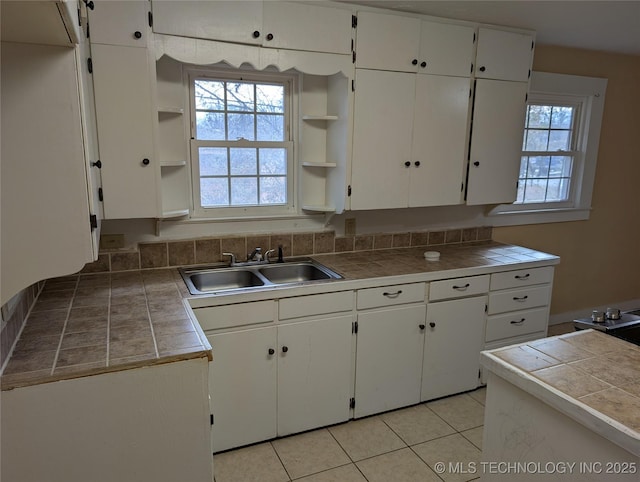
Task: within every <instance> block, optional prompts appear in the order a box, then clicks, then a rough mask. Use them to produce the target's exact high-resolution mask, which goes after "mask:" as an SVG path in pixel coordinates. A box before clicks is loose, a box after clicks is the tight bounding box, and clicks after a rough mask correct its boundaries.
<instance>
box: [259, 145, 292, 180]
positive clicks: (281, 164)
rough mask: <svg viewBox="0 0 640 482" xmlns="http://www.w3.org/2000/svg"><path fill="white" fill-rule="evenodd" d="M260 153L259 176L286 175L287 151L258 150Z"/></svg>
mask: <svg viewBox="0 0 640 482" xmlns="http://www.w3.org/2000/svg"><path fill="white" fill-rule="evenodd" d="M259 151H260V175H265V174H281V175H286V174H287V150H286V149H259Z"/></svg>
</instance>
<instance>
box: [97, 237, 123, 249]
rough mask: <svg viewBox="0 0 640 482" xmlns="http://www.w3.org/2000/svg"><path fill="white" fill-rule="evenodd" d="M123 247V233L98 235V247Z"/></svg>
mask: <svg viewBox="0 0 640 482" xmlns="http://www.w3.org/2000/svg"><path fill="white" fill-rule="evenodd" d="M121 248H124V234H103V235H102V236H100V249H121Z"/></svg>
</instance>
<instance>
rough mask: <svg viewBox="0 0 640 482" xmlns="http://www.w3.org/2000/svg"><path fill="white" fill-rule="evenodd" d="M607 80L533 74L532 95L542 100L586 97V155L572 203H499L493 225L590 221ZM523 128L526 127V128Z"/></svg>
mask: <svg viewBox="0 0 640 482" xmlns="http://www.w3.org/2000/svg"><path fill="white" fill-rule="evenodd" d="M606 88H607V79H604V78H598V77H583V76H577V75H566V74H555V73H550V72H532V73H531V88H530V93H534V94H539V95H540V96H541V97H545V96H547V97H549V98H552V97H554V96H558V95H560V96H563V95H564V96H567V97H582V98H585V102H584V105H583V109H582V112H581V113H580V115H581V120H580V122H581V123H583V126H584V128H583V131H582V132H583V135H584V136H585V137H586V139H585V138H579V139H578V141H577V142H578V144H577V145H578V146H579V147H580V150H581V151H582V152H583V153H584V155H580V156H576V160H577V161H578V163H579V164H580V165H579V166H574V169H577V171H576V180H575V182H574V183H572V184H574V185H572V186H571V202H570V204H567V203H566V202H565V203H558V204H557V205H555V206H554V205H553V204H552V203H549V205H548V206H545V205H542V206H541V205H540V204H536V205H534V204H500V205H498V206H495V207H493V208H492V209H490V211H489V212H488V214H487V216H488V217H489V218H490V219H491V222H492V224H493V225H494V226H515V225H521V224H539V223H552V222H568V221H582V220H586V219H589V215H590V212H591V199H592V196H593V185H594V181H595V173H596V164H597V160H598V147H599V143H600V130H601V127H602V115H603V111H604V101H605V92H606ZM523 129H524V127H523Z"/></svg>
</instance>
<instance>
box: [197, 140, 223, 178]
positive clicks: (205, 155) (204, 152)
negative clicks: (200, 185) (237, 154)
mask: <svg viewBox="0 0 640 482" xmlns="http://www.w3.org/2000/svg"><path fill="white" fill-rule="evenodd" d="M198 158H199V160H200V175H201V176H227V175H228V174H229V170H228V166H227V149H226V148H225V147H200V148H198Z"/></svg>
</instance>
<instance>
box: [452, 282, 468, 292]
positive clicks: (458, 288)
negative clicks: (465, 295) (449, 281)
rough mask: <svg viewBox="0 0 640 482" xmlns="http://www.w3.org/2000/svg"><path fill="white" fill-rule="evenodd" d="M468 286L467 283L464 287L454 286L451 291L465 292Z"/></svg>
mask: <svg viewBox="0 0 640 482" xmlns="http://www.w3.org/2000/svg"><path fill="white" fill-rule="evenodd" d="M469 286H471V285H470V284H469V283H467V284H466V285H462V286H456V285H453V289H454V290H458V291H464V290H466V289H467V288H468V287H469Z"/></svg>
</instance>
